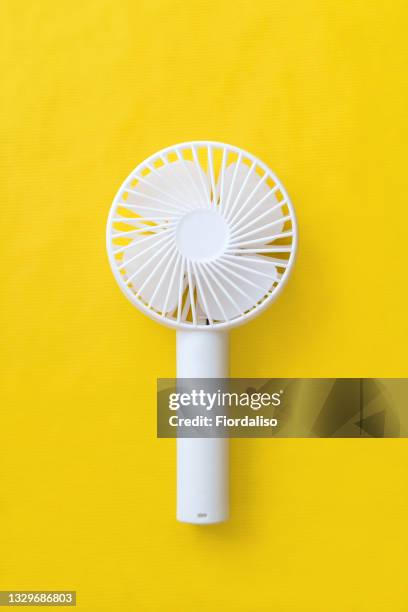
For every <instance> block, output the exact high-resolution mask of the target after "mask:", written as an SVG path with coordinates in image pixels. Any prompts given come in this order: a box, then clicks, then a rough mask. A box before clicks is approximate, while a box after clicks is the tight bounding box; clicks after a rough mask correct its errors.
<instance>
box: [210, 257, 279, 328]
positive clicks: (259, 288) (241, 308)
mask: <svg viewBox="0 0 408 612" xmlns="http://www.w3.org/2000/svg"><path fill="white" fill-rule="evenodd" d="M209 272H211V274H212V276H209ZM204 277H205V280H207V281H208V282H206V283H205V284H204V285H203V282H202V277H201V278H200V280H201V283H200V285H201V289H202V291H199V292H198V300H199V303H200V306H201V308H202V309H203V311H204V312H207V314H208V315H209V317H210V318H211V319H213V320H219V321H224V320H227V319H229V318H233V317H236V316H238V315H242V314H243V313H244V312H246V311H247V310H250V309H251V308H252V307H253V306H254V305H255V304H256V303H257V302H259V301H260V300H261V299H262V298H263V297H264V296H265V294H266V293H268V291H269V290H270V289H271V288H272V285H273V283H274V282H275V281H276V280H277V277H278V274H277V270H276V266H275V264H273V263H272V262H269V261H268V258H267V257H260V256H259V255H248V256H246V257H245V258H242V257H241V256H240V255H235V256H234V255H230V256H224V257H222V258H221V259H220V260H218V261H217V262H214V263H213V264H207V266H206V268H204ZM209 284H210V285H211V287H212V289H213V292H212V291H211V287H209ZM202 292H205V295H204V296H203V295H202ZM214 293H215V294H216V297H217V298H218V299H216V298H215V296H214Z"/></svg>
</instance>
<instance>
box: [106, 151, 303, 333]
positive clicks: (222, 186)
mask: <svg viewBox="0 0 408 612" xmlns="http://www.w3.org/2000/svg"><path fill="white" fill-rule="evenodd" d="M296 242H297V235H296V220H295V215H294V211H293V207H292V204H291V202H290V200H289V197H288V195H287V193H286V191H285V189H284V187H283V185H282V184H281V183H280V182H279V180H278V179H277V177H276V176H275V175H274V174H273V173H272V172H271V171H270V170H269V169H268V168H267V167H266V166H265V165H264V164H263V163H262V162H261V161H259V160H257V159H256V158H255V157H253V156H252V155H251V154H249V153H246V152H245V151H243V150H241V149H239V148H237V147H233V146H230V145H225V144H221V143H216V142H189V143H183V144H180V145H175V146H173V147H169V148H167V149H164V150H163V151H160V152H159V153H156V154H155V155H152V156H151V157H150V158H149V159H147V160H146V161H145V162H143V163H142V164H140V165H139V166H138V167H137V168H136V169H135V170H134V171H133V172H132V173H131V174H130V176H129V177H128V178H127V179H126V180H125V182H124V183H123V185H122V186H121V188H120V189H119V191H118V193H117V195H116V197H115V199H114V202H113V204H112V208H111V211H110V215H109V220H108V227H107V246H108V254H109V258H110V263H111V265H112V269H113V271H114V274H115V277H116V279H117V281H118V283H119V285H120V287H121V288H122V290H123V291H124V292H125V294H126V295H127V297H128V298H129V299H130V300H131V301H132V302H133V303H134V304H135V305H136V306H138V307H139V308H140V309H142V310H143V311H144V312H147V313H148V314H149V315H150V316H152V317H153V318H156V319H158V320H160V321H162V322H163V323H165V324H167V325H170V326H172V327H177V328H189V329H191V328H197V329H200V328H207V329H208V326H211V327H217V328H221V327H232V326H234V325H238V324H239V323H240V322H243V321H244V320H246V319H247V318H250V317H253V316H255V315H256V314H257V313H258V312H259V311H260V310H262V309H263V308H265V306H266V305H267V304H268V303H269V302H270V301H272V300H273V299H274V298H275V297H276V296H277V295H278V293H279V292H280V289H281V288H282V286H283V284H284V282H285V280H286V278H287V276H288V274H289V271H290V268H291V266H292V263H293V259H294V254H295V250H296Z"/></svg>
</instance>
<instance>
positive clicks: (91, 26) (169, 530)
mask: <svg viewBox="0 0 408 612" xmlns="http://www.w3.org/2000/svg"><path fill="white" fill-rule="evenodd" d="M407 17H408V9H407V6H406V3H405V2H402V1H400V0H395V1H394V2H385V1H382V0H374V1H372V2H368V1H363V0H360V1H359V0H353V1H351V2H346V3H340V2H335V1H327V0H326V1H322V0H313V1H310V2H308V1H306V0H292V2H269V1H258V2H249V1H248V2H247V1H243V0H237V1H235V2H232V1H225V0H219V1H217V2H214V1H193V2H178V1H172V2H170V1H166V0H161V1H159V0H157V1H154V0H153V1H147V0H144V1H139V2H131V1H129V0H124V1H122V0H118V1H116V2H113V1H112V0H104V1H100V2H96V1H88V0H85V1H83V2H77V1H76V0H74V1H71V2H65V1H63V2H59V3H58V2H57V3H55V2H51V1H46V0H40V1H39V2H37V3H27V2H22V1H21V0H16V1H11V2H9V3H6V4H5V5H3V7H2V9H1V19H0V22H1V30H2V32H1V37H0V40H1V41H2V42H1V44H2V49H3V53H2V54H1V56H2V68H1V78H2V82H3V87H2V97H1V100H0V112H1V124H2V164H1V177H0V179H1V180H0V190H1V203H2V216H3V222H2V227H1V232H2V236H1V242H0V244H1V249H2V264H3V276H2V283H1V286H2V315H1V316H2V319H1V323H2V331H3V343H2V349H1V350H2V382H1V388H2V392H3V393H2V395H3V402H2V410H1V419H0V431H1V443H0V482H1V488H0V490H1V496H0V551H1V554H0V589H3V590H6V589H35V590H40V589H47V590H51V589H60V590H62V589H76V590H77V593H78V609H82V610H87V611H89V612H105V611H106V612H117V611H124V612H128V611H129V612H130V611H134V610H135V611H136V610H143V611H173V610H174V611H177V612H190V611H191V612H207V611H210V610H211V611H212V610H220V609H225V610H234V611H242V612H262V611H266V610H274V611H276V612H278V611H279V612H280V611H286V610H294V611H296V612H349V611H356V612H357V611H358V612H361V611H363V610H364V611H366V610H367V612H368V611H370V612H377V611H387V612H389V611H392V612H399V611H404V610H406V609H407V608H408V586H407V581H406V570H407V567H406V549H407V545H408V534H407V509H408V492H407V485H406V471H407V470H406V468H407V462H408V448H407V444H406V442H405V440H363V441H360V440H234V441H233V442H232V508H233V516H232V519H231V521H230V522H229V523H228V524H225V525H218V526H212V527H202V528H197V527H193V526H188V525H182V524H178V523H176V521H175V508H174V506H175V448H174V441H172V440H157V439H156V437H155V425H156V423H155V383H156V378H157V377H158V376H161V377H166V376H167V377H172V376H174V374H175V359H174V341H175V338H174V333H173V332H172V331H171V330H168V329H165V328H162V327H160V326H158V325H157V324H155V323H153V322H151V321H149V320H148V319H147V318H146V317H145V316H143V315H142V314H141V313H139V312H137V311H136V310H135V309H134V308H132V306H131V305H130V304H129V303H127V301H126V300H125V299H124V298H123V296H122V295H121V293H120V291H119V290H118V288H117V286H116V284H115V282H114V280H113V277H112V275H111V272H110V270H109V265H108V262H107V258H106V255H105V237H104V231H105V222H106V217H107V214H108V210H109V206H110V203H111V200H112V198H113V196H114V194H115V192H116V189H117V186H118V185H119V182H120V181H122V180H123V178H124V177H125V176H126V175H127V174H128V173H129V172H130V170H131V169H132V168H133V167H134V166H135V165H136V164H137V163H138V162H139V161H141V160H143V159H144V158H145V157H147V156H148V155H150V154H151V153H153V152H154V151H156V150H158V149H160V148H162V147H164V146H167V145H170V144H173V143H175V142H181V141H185V140H190V139H214V140H221V141H225V142H231V143H233V144H236V145H238V146H241V147H243V148H245V149H247V150H249V151H251V152H252V153H253V154H254V155H257V156H259V157H260V158H261V159H263V160H264V161H265V162H266V163H267V164H268V165H270V166H271V168H272V169H273V170H274V171H276V173H277V174H278V176H279V177H280V178H281V179H282V181H283V183H284V184H285V186H286V187H287V189H288V191H289V193H290V195H291V197H292V199H293V202H294V205H295V207H296V211H297V215H298V221H299V229H300V247H299V256H298V260H297V262H296V266H295V269H294V271H293V275H292V277H291V279H290V281H289V284H288V285H287V287H286V288H285V291H284V292H283V294H282V296H281V297H280V298H279V300H278V301H277V302H276V304H274V305H273V307H271V309H270V310H269V311H268V312H267V313H265V314H264V315H263V316H262V317H260V318H259V319H257V320H255V321H253V322H252V323H250V324H249V325H247V326H244V327H242V328H240V329H238V330H236V331H234V332H233V336H232V367H231V371H232V375H233V376H236V377H240V376H248V377H249V376H251V377H257V376H259V377H275V376H283V377H286V376H310V377H321V376H330V377H342V376H351V377H353V376H358V377H359V376H367V377H379V376H381V377H387V376H389V377H399V376H401V377H404V376H407V361H406V346H407V340H408V329H407V318H406V311H407V287H406V264H407V255H406V226H407V221H408V212H407V211H408V207H407V197H406V194H407V187H408V184H407V183H408V173H407V171H406V162H407V150H406V142H407V137H408V134H407V126H408V122H407V116H406V103H407V89H408V82H407V70H406V65H407V56H408V44H407V36H406V22H407Z"/></svg>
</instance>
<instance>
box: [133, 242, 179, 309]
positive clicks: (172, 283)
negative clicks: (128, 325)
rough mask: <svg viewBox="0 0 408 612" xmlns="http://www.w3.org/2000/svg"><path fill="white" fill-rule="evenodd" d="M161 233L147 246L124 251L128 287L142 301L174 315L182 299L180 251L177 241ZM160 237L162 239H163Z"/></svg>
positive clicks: (135, 244) (136, 245)
mask: <svg viewBox="0 0 408 612" xmlns="http://www.w3.org/2000/svg"><path fill="white" fill-rule="evenodd" d="M163 234H164V232H163V233H161V234H158V236H157V238H156V237H155V238H153V239H152V240H151V241H149V242H148V243H147V244H148V246H147V245H146V243H143V244H139V243H138V242H139V241H138V240H135V241H134V245H132V246H130V247H129V248H127V249H126V251H124V254H123V260H122V264H121V265H123V268H122V270H123V271H124V272H125V276H124V278H125V279H127V281H128V282H126V284H127V285H128V286H129V287H130V288H131V289H132V291H133V292H134V293H135V294H137V295H139V296H140V297H141V298H142V300H143V301H144V302H145V303H146V304H149V305H150V306H151V307H153V308H154V309H155V310H158V311H159V312H162V310H163V308H164V307H166V312H171V311H173V310H174V309H175V308H176V305H177V298H178V284H177V281H178V277H177V274H176V273H175V269H176V268H177V266H178V260H177V251H176V248H175V245H174V240H172V237H171V235H170V233H169V236H163ZM159 237H160V238H159Z"/></svg>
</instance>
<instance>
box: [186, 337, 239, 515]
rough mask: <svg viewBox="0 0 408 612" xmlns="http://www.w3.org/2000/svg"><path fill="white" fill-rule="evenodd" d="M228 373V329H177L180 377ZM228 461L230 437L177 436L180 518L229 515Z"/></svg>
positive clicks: (211, 375) (218, 376)
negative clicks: (222, 330) (221, 330)
mask: <svg viewBox="0 0 408 612" xmlns="http://www.w3.org/2000/svg"><path fill="white" fill-rule="evenodd" d="M228 376H229V334H228V332H220V331H213V330H209V329H208V330H203V331H178V332H177V377H178V378H228ZM209 416H211V413H209ZM228 463H229V443H228V439H225V438H178V439H177V519H178V520H179V521H181V522H183V523H194V524H198V525H203V524H204V525H206V524H210V523H220V522H222V521H226V520H227V519H228V514H229V466H228Z"/></svg>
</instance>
